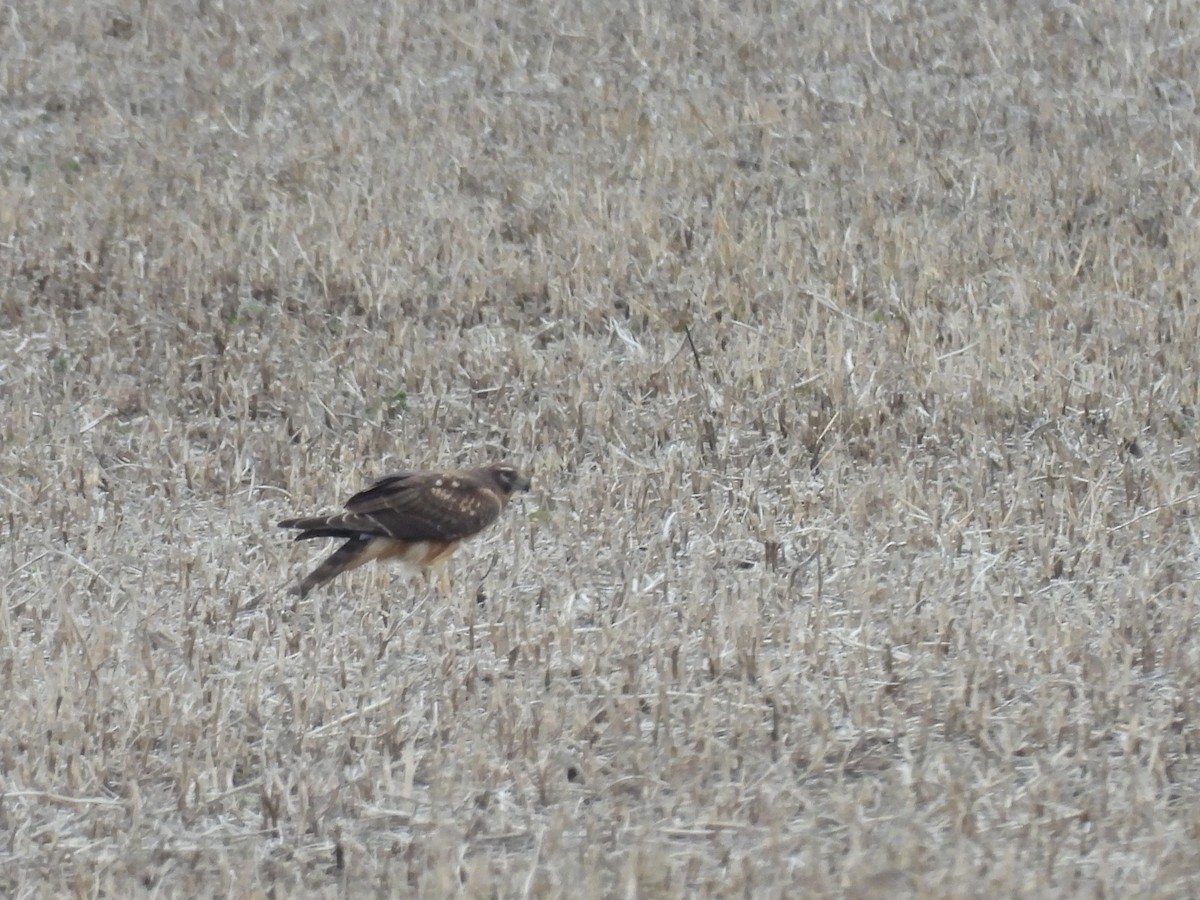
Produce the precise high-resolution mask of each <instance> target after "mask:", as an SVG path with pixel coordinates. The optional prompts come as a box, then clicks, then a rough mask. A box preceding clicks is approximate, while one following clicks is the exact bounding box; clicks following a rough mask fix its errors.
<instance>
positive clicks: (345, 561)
mask: <svg viewBox="0 0 1200 900" xmlns="http://www.w3.org/2000/svg"><path fill="white" fill-rule="evenodd" d="M371 541H372V537H371V536H370V535H366V534H364V535H359V536H357V537H352V538H350V540H348V541H346V543H344V544H342V546H340V547H338V548H337V549H336V550H334V551H333V553H331V554H330V555H329V557H328V558H327V559H326V560H325V561H324V562H323V563H321V564H320V565H319V566H317V567H316V568H315V569H313V570H312V571H311V572H309V573H308V574H307V575H305V576H304V580H303V581H301V582H300V583H299V584H297V585H296V586H295V587H294V588H292V593H293V594H299V595H300V596H301V597H304V596H305V595H306V594H307V593H308V592H309V591H311V590H312V589H313V588H315V587H318V586H320V585H322V584H325V582H327V581H332V580H333V579H334V578H336V577H337V576H338V575H341V574H342V573H343V572H345V571H346V570H348V569H353V568H356V567H358V566H361V565H362V564H363V563H365V562H367V561H368V560H370V559H371V557H370V556H368V555H367V554H366V552H365V551H366V549H367V547H368V546H369V545H370V544H371Z"/></svg>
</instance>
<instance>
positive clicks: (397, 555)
mask: <svg viewBox="0 0 1200 900" xmlns="http://www.w3.org/2000/svg"><path fill="white" fill-rule="evenodd" d="M527 490H529V478H528V477H526V476H524V475H522V474H521V473H520V472H518V471H517V470H516V469H514V468H513V467H512V466H508V465H503V464H494V465H490V466H484V467H483V468H481V469H465V470H462V471H457V472H398V473H396V474H395V475H386V476H384V477H383V478H380V479H379V480H378V481H376V482H375V483H374V484H372V485H371V486H370V487H369V488H367V489H366V490H365V491H360V492H359V493H357V494H355V495H354V496H353V497H351V498H350V499H349V500H348V501H346V512H344V513H339V514H337V515H332V516H313V517H311V518H305V519H285V520H284V521H282V522H280V523H279V527H280V528H297V529H299V530H300V533H299V534H298V535H296V540H298V541H303V540H305V539H307V538H322V537H335V538H345V539H346V543H344V544H342V546H340V547H338V548H337V549H336V550H335V551H333V554H332V555H331V556H330V557H329V558H328V559H327V560H325V562H323V563H321V564H320V565H319V566H317V567H316V568H315V569H314V570H313V571H312V572H311V573H309V574H308V575H307V576H305V578H304V580H303V581H301V582H300V583H299V584H298V585H296V587H294V588H293V589H292V592H293V593H295V594H299V595H300V596H301V597H303V596H304V595H305V594H307V593H308V592H309V591H311V590H312V589H313V588H314V587H316V586H317V585H321V584H324V583H325V582H327V581H329V580H330V579H332V578H334V577H336V576H337V575H340V574H341V573H342V572H345V571H348V570H350V569H356V568H358V567H359V566H361V565H362V564H363V563H367V562H370V561H371V560H373V559H399V560H401V561H402V562H405V563H407V564H409V565H410V566H415V567H417V568H420V569H428V568H430V567H432V566H435V565H437V564H438V563H442V562H444V561H445V560H446V559H448V558H449V556H450V554H451V553H453V552H454V551H455V550H456V549H457V548H458V545H459V544H461V543H462V542H463V541H465V540H466V539H467V538H469V537H472V536H473V535H476V534H478V533H479V532H481V531H483V529H485V528H486V527H487V526H488V525H491V524H492V523H493V522H495V521H496V519H498V518H499V517H500V513H501V511H502V510H503V509H504V507H505V505H506V504H507V503H508V498H509V496H510V495H511V494H512V493H513V492H514V491H527ZM441 583H442V589H443V591H446V590H448V587H449V584H448V582H447V580H446V577H445V572H444V570H443V573H442V580H441Z"/></svg>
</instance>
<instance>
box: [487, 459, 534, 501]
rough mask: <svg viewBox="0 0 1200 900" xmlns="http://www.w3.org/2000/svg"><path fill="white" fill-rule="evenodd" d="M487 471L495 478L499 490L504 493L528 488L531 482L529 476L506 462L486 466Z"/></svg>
mask: <svg viewBox="0 0 1200 900" xmlns="http://www.w3.org/2000/svg"><path fill="white" fill-rule="evenodd" d="M488 471H489V472H490V473H491V475H492V477H493V478H494V479H496V484H498V485H499V486H500V490H502V491H504V493H505V494H511V493H513V492H515V491H527V490H529V486H530V483H531V482H530V478H529V476H528V475H522V474H521V473H520V472H519V471H517V469H516V468H515V467H513V466H510V465H508V464H507V463H496V464H495V465H491V466H488Z"/></svg>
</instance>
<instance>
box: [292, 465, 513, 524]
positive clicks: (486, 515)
mask: <svg viewBox="0 0 1200 900" xmlns="http://www.w3.org/2000/svg"><path fill="white" fill-rule="evenodd" d="M505 499H506V498H505V496H504V495H503V494H502V493H501V492H500V491H499V490H497V489H496V486H495V484H494V483H493V482H492V481H490V480H486V479H483V478H480V477H478V476H476V475H475V474H474V473H472V472H401V473H398V474H396V475H387V476H385V477H383V478H380V479H379V480H378V481H376V482H375V483H374V484H372V485H371V486H370V487H369V488H367V489H366V490H364V491H360V492H359V493H357V494H355V495H354V496H353V497H351V498H350V499H349V500H348V501H346V510H347V512H345V513H342V514H341V515H336V516H319V517H313V518H309V519H291V520H289V521H287V522H281V523H280V525H282V526H284V527H285V528H300V529H302V533H301V534H299V535H297V536H296V539H297V540H303V539H304V538H309V537H353V536H357V535H374V536H378V537H389V538H395V539H396V540H401V541H429V540H437V541H457V540H462V539H463V538H467V537H470V536H471V535H473V534H475V533H476V532H478V531H482V530H483V529H484V528H486V527H487V526H488V525H490V524H491V523H492V522H494V521H496V519H497V518H499V516H500V512H501V511H502V510H503V509H504V501H505Z"/></svg>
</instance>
